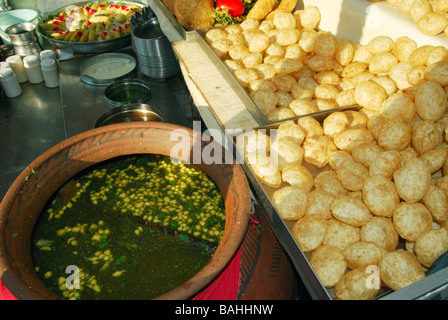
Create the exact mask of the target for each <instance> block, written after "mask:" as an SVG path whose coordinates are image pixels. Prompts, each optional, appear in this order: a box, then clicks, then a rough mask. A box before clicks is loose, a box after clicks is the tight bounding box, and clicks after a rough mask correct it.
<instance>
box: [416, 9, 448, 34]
mask: <svg viewBox="0 0 448 320" xmlns="http://www.w3.org/2000/svg"><path fill="white" fill-rule="evenodd" d="M447 26H448V18H447V17H446V15H445V14H444V13H441V12H427V13H425V14H424V15H423V16H422V17H421V18H420V19H418V21H417V27H418V28H419V29H420V31H421V32H423V33H424V34H427V35H430V36H435V35H438V34H441V33H442V32H443V31H444V30H445V29H446V27H447Z"/></svg>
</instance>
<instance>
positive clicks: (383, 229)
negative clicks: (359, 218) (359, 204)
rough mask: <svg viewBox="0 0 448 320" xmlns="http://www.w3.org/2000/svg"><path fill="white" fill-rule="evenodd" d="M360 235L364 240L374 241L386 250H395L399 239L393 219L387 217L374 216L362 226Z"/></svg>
mask: <svg viewBox="0 0 448 320" xmlns="http://www.w3.org/2000/svg"><path fill="white" fill-rule="evenodd" d="M360 237H361V240H362V241H369V242H373V243H375V244H377V245H378V246H380V247H381V248H384V249H386V251H392V250H395V248H396V247H397V245H398V240H399V235H398V232H397V231H396V230H395V227H394V224H393V222H392V220H391V219H389V218H385V217H373V218H372V219H371V220H370V221H369V222H367V224H366V225H364V226H362V227H361V230H360Z"/></svg>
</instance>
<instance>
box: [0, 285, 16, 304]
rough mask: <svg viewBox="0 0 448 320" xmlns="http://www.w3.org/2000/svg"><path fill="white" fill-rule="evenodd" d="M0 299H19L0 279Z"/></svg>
mask: <svg viewBox="0 0 448 320" xmlns="http://www.w3.org/2000/svg"><path fill="white" fill-rule="evenodd" d="M0 300H17V299H16V297H14V296H13V295H12V293H11V292H9V290H8V289H7V288H6V287H5V285H4V284H3V282H2V281H1V280H0Z"/></svg>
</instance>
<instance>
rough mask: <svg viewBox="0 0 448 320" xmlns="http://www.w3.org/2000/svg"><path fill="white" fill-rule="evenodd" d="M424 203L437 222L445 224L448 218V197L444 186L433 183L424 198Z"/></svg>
mask: <svg viewBox="0 0 448 320" xmlns="http://www.w3.org/2000/svg"><path fill="white" fill-rule="evenodd" d="M423 204H424V205H425V206H426V208H428V210H429V212H430V213H431V216H432V219H433V221H435V222H436V223H438V224H443V223H445V221H447V220H448V197H447V194H446V192H445V191H444V190H443V189H442V188H440V187H437V186H435V185H431V186H430V187H429V190H428V192H427V193H426V195H425V196H424V198H423Z"/></svg>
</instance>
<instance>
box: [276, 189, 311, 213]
mask: <svg viewBox="0 0 448 320" xmlns="http://www.w3.org/2000/svg"><path fill="white" fill-rule="evenodd" d="M272 202H273V203H274V206H275V208H276V209H277V211H278V213H279V214H280V216H281V217H282V219H283V220H298V219H300V218H302V217H303V216H304V215H305V210H306V208H307V204H308V195H307V193H306V192H305V190H303V189H302V188H299V187H294V186H286V187H283V188H281V189H278V190H276V191H275V192H274V194H273V195H272Z"/></svg>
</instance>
